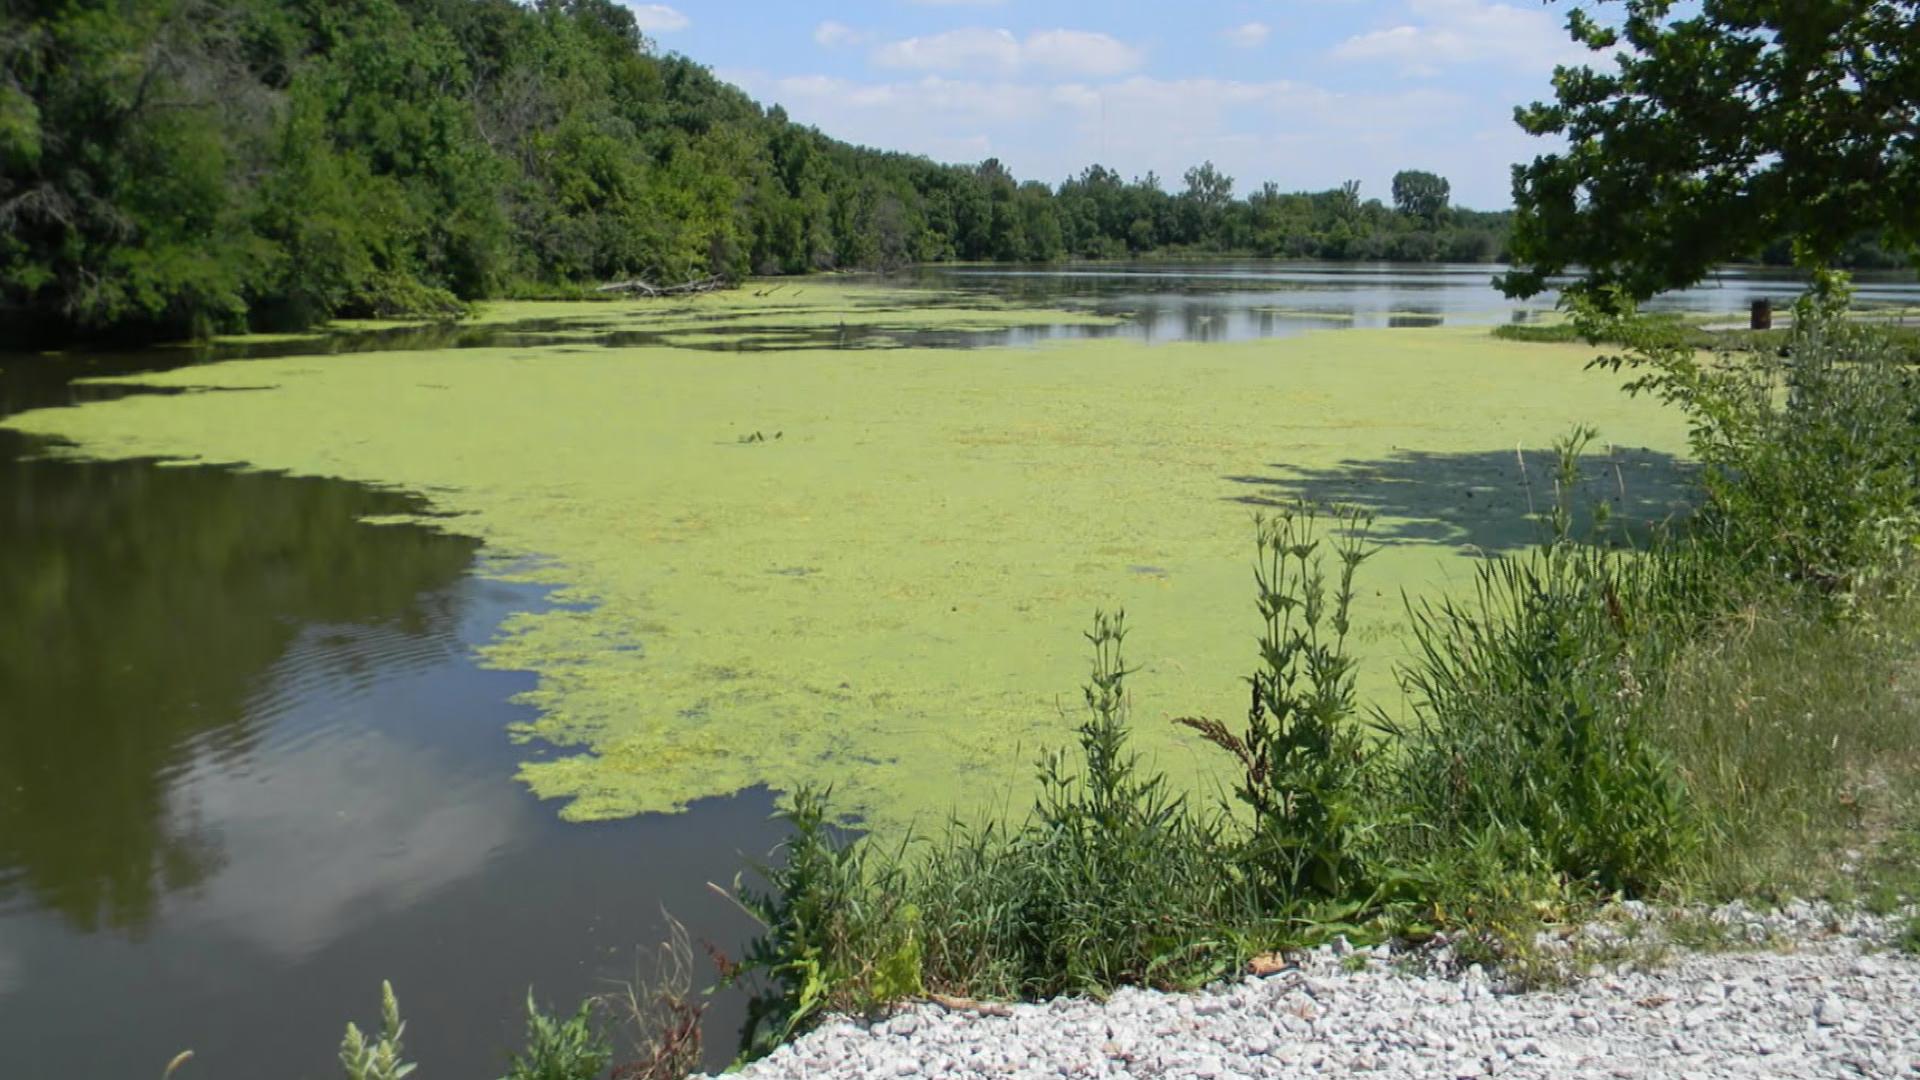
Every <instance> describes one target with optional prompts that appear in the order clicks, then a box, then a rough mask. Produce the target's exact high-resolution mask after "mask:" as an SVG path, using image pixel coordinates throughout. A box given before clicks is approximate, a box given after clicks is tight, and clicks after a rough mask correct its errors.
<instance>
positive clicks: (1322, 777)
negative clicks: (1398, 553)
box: [1177, 505, 1371, 903]
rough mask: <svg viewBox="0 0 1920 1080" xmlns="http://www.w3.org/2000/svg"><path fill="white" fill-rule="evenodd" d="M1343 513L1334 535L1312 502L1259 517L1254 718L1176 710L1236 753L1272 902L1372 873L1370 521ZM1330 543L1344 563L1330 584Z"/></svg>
mask: <svg viewBox="0 0 1920 1080" xmlns="http://www.w3.org/2000/svg"><path fill="white" fill-rule="evenodd" d="M1337 520H1338V524H1337V526H1336V528H1335V530H1334V531H1333V533H1332V535H1331V538H1329V537H1327V536H1325V535H1323V534H1322V532H1321V530H1320V528H1319V526H1318V522H1317V519H1316V516H1315V514H1314V512H1313V511H1312V509H1311V508H1309V507H1307V506H1305V505H1300V506H1296V507H1294V508H1293V509H1292V510H1290V511H1289V512H1287V513H1285V514H1283V515H1281V516H1280V517H1279V518H1277V519H1273V520H1265V519H1263V520H1261V521H1259V522H1258V524H1257V527H1256V532H1257V544H1258V548H1259V553H1260V554H1259V559H1258V561H1257V562H1256V563H1255V566H1254V581H1255V585H1256V587H1257V592H1258V604H1259V609H1260V616H1261V618H1262V619H1263V620H1264V621H1265V625H1266V630H1265V634H1264V635H1263V636H1262V638H1261V640H1260V660H1261V667H1260V669H1259V670H1257V671H1255V672H1254V674H1253V676H1252V678H1250V679H1249V680H1248V682H1249V683H1250V684H1251V686H1252V704H1251V706H1250V708H1249V710H1248V714H1247V726H1246V728H1245V730H1244V731H1243V732H1241V733H1238V734H1236V733H1234V732H1233V731H1232V730H1230V729H1229V728H1228V727H1227V726H1226V725H1225V724H1223V723H1221V722H1219V721H1216V720H1207V719H1182V720H1179V721H1177V722H1178V723H1181V724H1184V725H1186V726H1187V727H1190V728H1193V729H1194V730H1196V731H1198V732H1199V733H1200V734H1201V736H1202V737H1203V738H1205V739H1206V740H1207V741H1209V742H1211V743H1213V744H1214V745H1215V746H1218V747H1220V748H1221V749H1222V750H1225V751H1226V752H1227V753H1228V754H1230V755H1232V757H1233V758H1234V760H1235V761H1236V762H1237V763H1238V765H1239V767H1240V771H1241V779H1240V782H1239V785H1238V787H1236V788H1235V790H1234V794H1235V796H1236V797H1237V798H1238V799H1239V800H1240V802H1242V803H1243V804H1245V805H1246V806H1247V807H1248V808H1249V809H1250V810H1251V811H1252V813H1253V832H1252V836H1251V837H1250V838H1249V839H1248V841H1247V843H1246V850H1245V853H1244V856H1243V857H1244V858H1245V859H1246V860H1247V861H1248V864H1249V872H1250V873H1251V874H1253V875H1254V878H1255V880H1256V881H1257V883H1258V887H1259V889H1260V891H1261V893H1262V894H1263V895H1264V896H1265V897H1267V898H1268V901H1269V902H1270V903H1272V902H1275V901H1279V902H1282V903H1284V902H1286V901H1290V900H1298V899H1304V898H1313V899H1322V900H1329V899H1330V900H1338V899H1345V898H1347V897H1349V896H1351V895H1353V894H1354V893H1355V892H1356V891H1357V890H1358V889H1359V888H1360V887H1361V883H1362V880H1363V877H1364V874H1363V871H1362V868H1361V865H1360V860H1359V859H1358V858H1357V855H1356V852H1355V848H1356V847H1357V844H1356V841H1355V836H1354V834H1355V833H1356V832H1357V831H1358V830H1360V829H1362V828H1363V827H1364V825H1363V822H1364V819H1365V816H1366V813H1365V809H1364V807H1363V805H1362V795H1363V789H1362V778H1363V775H1364V773H1365V771H1366V769H1367V755H1366V752H1365V742H1364V739H1363V737H1362V735H1361V732H1360V730H1359V727H1358V725H1357V724H1355V723H1354V711H1355V704H1354V701H1355V699H1354V674H1355V668H1356V662H1355V660H1354V659H1353V657H1352V656H1350V655H1349V654H1348V652H1347V636H1348V634H1349V633H1350V632H1351V630H1352V622H1351V619H1350V616H1349V611H1350V609H1351V607H1352V604H1353V596H1354V575H1355V572H1356V571H1358V569H1359V568H1360V564H1361V563H1363V562H1365V561H1366V559H1367V557H1368V555H1370V554H1371V551H1370V549H1369V548H1368V545H1367V529H1368V527H1369V525H1370V524H1371V522H1370V521H1369V519H1367V518H1366V517H1364V516H1363V515H1361V514H1360V513H1359V512H1358V511H1339V512H1338V519H1337ZM1323 543H1326V544H1328V545H1329V548H1330V551H1331V554H1332V556H1333V559H1334V561H1335V563H1337V564H1338V570H1337V576H1336V577H1335V579H1334V580H1333V581H1332V582H1331V584H1330V583H1329V581H1328V578H1327V573H1326V567H1325V562H1326V554H1327V553H1326V552H1323V551H1322V550H1321V545H1322V544H1323Z"/></svg>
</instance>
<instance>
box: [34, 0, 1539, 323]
mask: <svg viewBox="0 0 1920 1080" xmlns="http://www.w3.org/2000/svg"><path fill="white" fill-rule="evenodd" d="M1186 180H1187V185H1186V188H1185V189H1184V190H1183V191H1182V192H1180V193H1178V194H1175V193H1171V192H1168V191H1166V190H1164V189H1163V188H1162V186H1161V184H1160V181H1159V179H1158V178H1156V177H1154V176H1152V175H1151V174H1149V175H1147V176H1145V177H1139V178H1135V179H1133V180H1123V179H1121V177H1120V176H1119V175H1118V174H1117V173H1115V172H1114V171H1113V170H1111V169H1107V168H1105V167H1102V166H1092V167H1089V168H1088V169H1086V170H1085V171H1084V172H1082V173H1081V174H1080V175H1078V176H1076V177H1072V178H1069V179H1067V180H1066V181H1065V182H1063V183H1061V184H1059V185H1058V186H1057V187H1056V186H1050V185H1048V184H1045V183H1037V182H1033V181H1028V182H1025V183H1022V182H1021V181H1019V180H1018V179H1017V178H1015V177H1014V176H1013V175H1012V173H1011V172H1010V171H1009V170H1008V169H1007V168H1006V167H1005V166H1003V165H1002V164H1001V163H1000V162H998V161H989V162H986V163H984V164H981V165H978V166H974V165H944V164H938V163H935V162H932V161H929V160H927V159H925V158H921V157H915V156H910V155H906V154H897V153H888V152H885V151H880V150H869V149H864V148H860V147H855V146H850V145H848V144H846V143H842V142H839V141H836V140H834V139H831V138H828V137H826V136H825V135H822V134H821V133H820V132H818V131H816V130H814V129H812V128H809V127H805V126H803V125H800V124H796V123H793V122H792V121H791V120H790V119H789V118H788V116H787V115H786V113H785V112H784V111H783V110H781V109H780V108H778V107H777V106H776V107H773V108H762V107H761V106H760V105H758V104H757V103H755V102H754V101H752V100H751V99H749V98H748V97H747V96H746V95H745V94H744V93H742V92H741V91H740V90H738V89H736V88H735V87H732V86H729V85H727V84H725V83H723V82H720V81H719V80H717V79H715V78H714V77H713V76H712V74H711V73H710V72H708V71H707V69H705V68H703V67H701V66H700V65H698V64H696V63H694V62H693V61H691V60H688V59H686V58H685V57H680V56H675V55H670V54H661V53H660V52H658V51H657V50H656V49H655V48H654V46H653V43H651V42H650V41H648V40H647V38H646V37H645V36H644V35H643V34H642V33H641V31H640V30H639V29H638V28H637V26H636V24H635V21H634V18H633V15H632V13H631V12H630V11H629V10H628V9H627V8H626V7H625V6H623V5H622V4H620V3H617V2H615V0H532V2H526V3H522V2H516V0H140V2H138V3H131V2H127V0H64V2H60V3H51V2H46V3H34V2H24V3H9V4H6V5H4V6H0V336H4V337H7V338H10V339H13V340H16V341H17V340H20V339H22V338H36V339H41V340H45V339H63V338H72V337H85V336H106V335H114V336H121V337H127V338H133V339H136V340H138V339H149V338H153V337H165V336H179V335H185V334H205V333H210V332H214V331H220V330H235V329H243V328H255V329H265V328H283V327H289V328H290V327H299V326H306V325H310V324H313V323H315V322H318V321H321V320H324V319H326V318H328V317H331V316H335V315H373V316H395V315H421V314H433V313H450V312H456V311H458V310H460V307H461V305H462V304H463V302H465V301H468V300H474V299H479V298H485V297H496V296H514V295H553V294H555V293H556V292H562V293H563V292H564V291H565V290H566V289H568V288H570V287H575V286H577V285H579V284H583V283H593V282H601V281H607V280H616V279H625V278H631V277H646V278H650V279H653V280H655V281H659V282H662V283H673V282H678V281H684V280H687V279H690V278H696V277H705V276H708V275H719V276H722V277H725V278H730V279H737V278H740V277H743V276H746V275H749V274H782V273H803V272H806V271H810V270H821V269H842V268H878V269H885V268H890V267H895V266H900V265H904V264H908V263H918V262H937V261H942V260H955V259H963V260H1019V261H1048V260H1053V259H1059V258H1103V257H1115V256H1127V255H1137V254H1141V253H1144V252H1150V251H1161V250H1184V251H1201V252H1213V251H1234V252H1244V253H1249V254H1258V255H1279V256H1289V257H1319V258H1332V259H1356V258H1391V259H1408V260H1427V259H1438V258H1449V259H1487V258H1491V257H1493V256H1494V255H1496V254H1498V253H1499V252H1500V251H1501V248H1502V245H1503V243H1504V240H1505V224H1506V215H1505V214H1504V213H1499V214H1479V215H1475V214H1461V213H1456V214H1455V215H1453V216H1452V217H1451V218H1450V220H1448V221H1447V222H1445V223H1444V224H1443V223H1440V222H1437V221H1430V220H1424V219H1417V218H1410V217H1408V216H1407V215H1402V214H1396V213H1394V212H1393V211H1392V210H1390V209H1388V208H1386V207H1383V206H1381V204H1380V203H1379V202H1377V201H1368V202H1362V201H1361V200H1360V198H1359V195H1358V186H1357V185H1352V186H1350V188H1349V189H1342V190H1340V191H1330V192H1318V193H1316V192H1284V193H1283V192H1282V191H1281V190H1280V189H1279V188H1278V187H1276V186H1274V185H1271V184H1269V185H1265V186H1263V187H1261V188H1259V189H1258V190H1256V191H1255V192H1254V193H1253V194H1252V195H1251V196H1249V197H1247V198H1244V199H1236V198H1234V197H1233V194H1232V193H1233V180H1232V178H1230V177H1227V176H1225V175H1224V174H1222V173H1221V172H1220V171H1219V170H1218V169H1216V168H1214V167H1213V165H1212V164H1211V163H1208V164H1203V165H1201V166H1199V167H1197V168H1195V169H1193V170H1191V171H1190V172H1189V173H1188V174H1187V177H1186Z"/></svg>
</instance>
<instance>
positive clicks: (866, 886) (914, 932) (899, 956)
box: [728, 789, 921, 1055]
mask: <svg viewBox="0 0 1920 1080" xmlns="http://www.w3.org/2000/svg"><path fill="white" fill-rule="evenodd" d="M780 817H781V819H782V820H784V821H785V822H786V823H787V825H788V826H789V827H790V828H791V829H792V835H791V836H790V837H789V839H788V840H787V842H786V843H785V844H784V845H782V848H781V851H780V852H779V853H778V854H780V855H782V856H784V857H783V858H781V859H779V860H778V861H777V862H774V863H772V864H768V865H763V866H760V867H758V868H756V873H757V875H758V876H759V877H760V878H761V879H762V880H763V881H764V882H765V886H764V887H763V888H757V889H756V888H751V887H748V886H746V885H745V884H744V883H743V882H741V881H736V882H735V883H734V895H735V896H736V898H737V899H738V901H739V903H740V905H741V907H742V908H744V909H745V910H746V911H747V912H748V913H749V914H751V915H752V916H753V917H754V918H755V919H757V920H758V921H759V922H760V924H761V926H762V927H763V928H764V929H763V931H762V933H761V935H760V936H759V937H757V938H755V939H754V940H753V942H752V943H751V944H750V945H749V946H748V948H747V951H746V955H745V956H744V957H743V958H742V962H741V964H740V965H739V967H738V968H737V969H736V970H735V971H734V972H732V973H731V975H730V976H729V979H728V981H729V982H737V981H741V980H743V979H745V978H749V977H755V976H757V977H760V978H762V979H763V980H764V981H765V983H766V985H765V986H764V987H763V989H762V990H761V991H760V992H759V993H758V994H756V995H755V996H754V998H753V1000H752V1001H751V1002H750V1003H749V1004H748V1007H747V1020H746V1025H745V1027H744V1029H743V1031H742V1035H741V1048H742V1050H743V1052H745V1053H747V1054H748V1055H758V1054H763V1053H765V1052H766V1051H768V1050H770V1049H772V1048H773V1047H774V1046H777V1045H779V1044H780V1043H781V1042H784V1041H785V1040H787V1039H789V1038H791V1037H792V1036H793V1035H794V1034H795V1033H796V1032H799V1031H802V1030H804V1029H805V1028H806V1027H808V1026H810V1025H811V1024H812V1023H813V1022H814V1021H816V1020H818V1019H819V1018H820V1017H821V1016H822V1015H824V1014H826V1013H829V1012H848V1013H860V1012H867V1011H869V1010H871V1009H874V1008H876V1007H878V1006H880V1005H883V1004H885V1003H887V1002H889V1001H894V1000H897V999H899V998H902V997H906V996H909V995H911V994H915V993H918V992H919V989H920V956H921V944H920V941H921V939H920V934H919V927H918V923H919V913H918V912H917V911H916V910H915V909H914V907H913V905H912V904H911V902H909V901H908V900H907V899H906V897H905V890H904V889H903V888H902V883H901V879H900V874H901V871H900V868H899V865H898V862H897V860H891V859H885V858H882V857H879V856H876V855H872V854H871V848H870V847H869V846H868V845H865V844H857V843H855V842H854V841H853V839H852V838H851V837H849V836H846V835H844V834H843V832H842V831H841V830H839V829H837V828H836V827H835V826H834V824H833V821H832V819H831V818H830V816H829V811H828V802H827V796H826V794H825V793H821V792H814V791H811V790H806V789H802V790H800V791H797V792H795V793H794V795H793V798H792V801H791V803H790V805H789V806H788V807H787V808H785V809H783V810H782V811H781V812H780Z"/></svg>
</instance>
